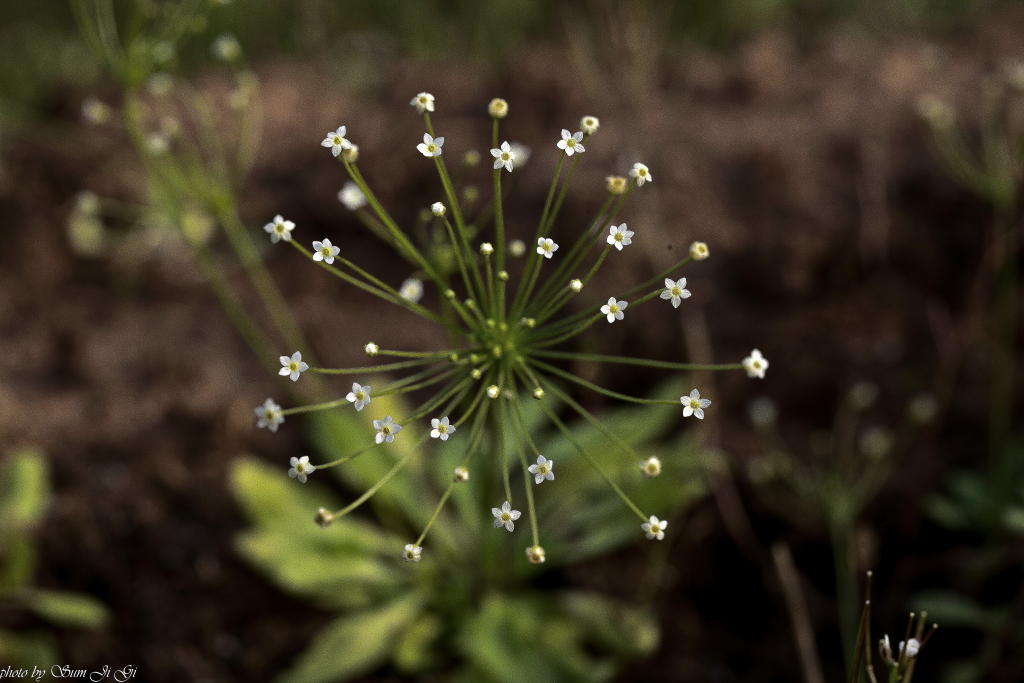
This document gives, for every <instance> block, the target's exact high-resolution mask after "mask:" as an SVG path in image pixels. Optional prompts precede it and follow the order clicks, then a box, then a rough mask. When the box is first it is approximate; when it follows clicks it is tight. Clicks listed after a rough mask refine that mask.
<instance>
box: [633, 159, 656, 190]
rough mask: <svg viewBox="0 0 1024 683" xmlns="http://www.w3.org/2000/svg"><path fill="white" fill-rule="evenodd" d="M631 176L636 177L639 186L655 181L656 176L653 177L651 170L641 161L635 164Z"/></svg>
mask: <svg viewBox="0 0 1024 683" xmlns="http://www.w3.org/2000/svg"><path fill="white" fill-rule="evenodd" d="M629 177H630V178H636V185H637V187H640V186H641V185H643V184H644V183H646V182H654V178H652V177H651V172H650V171H649V170H648V169H647V167H646V166H644V165H643V164H641V163H640V162H637V163H635V164H633V168H632V169H631V170H630V171H629Z"/></svg>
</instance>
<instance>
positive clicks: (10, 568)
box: [0, 449, 110, 669]
mask: <svg viewBox="0 0 1024 683" xmlns="http://www.w3.org/2000/svg"><path fill="white" fill-rule="evenodd" d="M49 500H50V483H49V472H48V470H47V467H46V460H45V459H44V458H43V456H42V454H40V453H39V452H38V451H35V450H32V449H22V450H19V451H15V452H13V453H11V454H10V455H9V456H8V457H7V458H6V460H5V462H4V463H3V464H2V466H0V609H5V610H7V609H24V610H29V611H31V612H33V613H34V614H35V615H36V616H38V617H40V618H41V619H43V620H44V621H46V622H48V623H50V624H52V625H54V626H62V627H65V628H98V627H100V626H102V625H103V624H104V623H106V622H107V621H108V620H109V616H110V615H109V613H108V612H107V608H106V607H105V606H104V605H103V603H101V602H100V601H99V600H97V599H96V598H93V597H92V596H89V595H84V594H82V593H73V592H70V591H59V590H49V589H42V588H35V587H33V586H32V578H33V573H34V571H35V563H36V548H35V540H34V537H33V534H34V531H35V528H36V527H37V526H38V524H39V523H40V521H41V520H42V518H43V515H44V514H45V513H46V508H47V506H48V505H49ZM56 663H58V657H57V646H56V642H55V641H54V638H53V634H52V633H51V632H49V631H47V630H43V629H34V630H30V631H14V630H7V629H0V664H4V665H11V666H14V667H16V668H17V667H29V668H30V669H31V667H32V666H42V667H44V668H47V667H49V666H51V665H52V664H56Z"/></svg>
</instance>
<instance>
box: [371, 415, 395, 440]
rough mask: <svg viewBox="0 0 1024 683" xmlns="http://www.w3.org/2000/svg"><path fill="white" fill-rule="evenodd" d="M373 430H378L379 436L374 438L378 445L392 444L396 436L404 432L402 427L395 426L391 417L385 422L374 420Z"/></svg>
mask: <svg viewBox="0 0 1024 683" xmlns="http://www.w3.org/2000/svg"><path fill="white" fill-rule="evenodd" d="M373 428H374V429H376V430H377V436H376V437H374V440H375V441H376V442H377V443H384V442H385V441H387V442H388V443H391V442H392V441H394V440H395V434H397V433H398V432H400V431H402V425H399V424H395V421H394V420H393V419H392V418H391V416H390V415H388V416H387V417H385V418H384V419H383V420H374V421H373Z"/></svg>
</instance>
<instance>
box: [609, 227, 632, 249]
mask: <svg viewBox="0 0 1024 683" xmlns="http://www.w3.org/2000/svg"><path fill="white" fill-rule="evenodd" d="M631 237H633V231H632V230H627V229H626V224H625V223H623V224H622V225H620V226H619V227H617V228H616V227H615V226H614V225H613V226H612V227H611V234H609V235H608V244H610V245H612V246H613V247H615V248H616V249H618V250H619V251H622V248H623V247H625V246H628V245H630V244H632V243H633V240H632V239H630V238H631Z"/></svg>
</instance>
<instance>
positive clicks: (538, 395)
mask: <svg viewBox="0 0 1024 683" xmlns="http://www.w3.org/2000/svg"><path fill="white" fill-rule="evenodd" d="M533 397H534V398H535V399H537V400H538V401H539V400H541V399H542V398H544V390H543V389H541V388H540V387H537V388H536V389H534V390H533Z"/></svg>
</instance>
